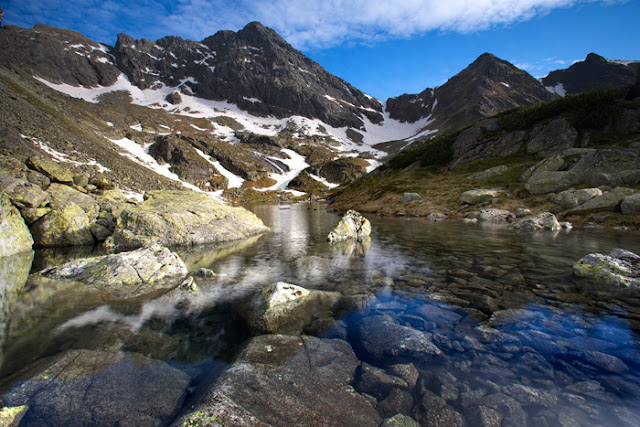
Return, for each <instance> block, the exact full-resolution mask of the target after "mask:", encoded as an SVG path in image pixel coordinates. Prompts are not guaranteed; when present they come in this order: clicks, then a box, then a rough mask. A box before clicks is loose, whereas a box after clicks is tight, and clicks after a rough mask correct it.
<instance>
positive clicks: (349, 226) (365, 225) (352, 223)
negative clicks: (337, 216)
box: [327, 209, 371, 243]
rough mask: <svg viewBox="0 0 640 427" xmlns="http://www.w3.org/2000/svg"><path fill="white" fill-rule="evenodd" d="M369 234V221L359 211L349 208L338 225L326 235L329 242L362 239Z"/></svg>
mask: <svg viewBox="0 0 640 427" xmlns="http://www.w3.org/2000/svg"><path fill="white" fill-rule="evenodd" d="M370 234H371V223H370V222H369V220H368V219H367V218H365V217H363V216H362V215H361V214H360V213H359V212H357V211H355V210H353V209H349V210H348V211H347V213H346V214H345V215H344V216H343V217H342V220H341V221H340V223H339V224H338V226H337V227H336V228H335V229H334V230H333V231H332V232H331V233H329V235H328V236H327V239H328V240H329V242H331V243H333V242H339V241H342V240H348V239H355V240H358V241H364V240H366V238H367V237H368V236H369V235H370Z"/></svg>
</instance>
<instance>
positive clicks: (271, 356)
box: [174, 335, 382, 427]
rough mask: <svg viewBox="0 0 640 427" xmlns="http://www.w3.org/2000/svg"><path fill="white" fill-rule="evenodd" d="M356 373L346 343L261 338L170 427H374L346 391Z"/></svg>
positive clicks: (356, 397)
mask: <svg viewBox="0 0 640 427" xmlns="http://www.w3.org/2000/svg"><path fill="white" fill-rule="evenodd" d="M357 367H358V359H357V358H356V356H355V354H354V352H353V349H352V348H351V346H350V345H349V344H348V343H347V342H346V341H343V340H340V339H320V338H314V337H309V336H286V335H261V336H258V337H255V338H252V339H251V340H250V341H249V343H248V344H247V345H246V347H245V348H244V349H243V350H242V351H241V353H240V355H239V356H238V358H237V359H236V361H235V363H234V364H233V365H232V366H231V368H230V369H228V370H227V371H226V372H225V373H224V374H222V376H221V378H220V379H219V380H218V381H217V382H216V384H215V385H214V386H213V388H212V389H211V390H210V391H209V392H208V393H207V395H206V396H205V397H204V399H203V401H202V403H201V404H200V405H199V406H197V407H196V408H194V410H193V412H190V413H188V414H186V415H184V416H183V417H182V418H180V419H178V420H177V421H176V422H175V423H174V425H176V426H179V425H210V424H208V423H209V421H210V420H211V419H215V420H216V421H217V422H218V423H219V424H218V425H243V426H266V425H280V426H284V425H298V426H336V427H338V426H340V427H341V426H362V427H365V426H379V425H380V424H381V423H382V418H381V417H380V415H378V413H377V412H376V410H375V409H374V408H373V407H372V406H371V404H370V403H369V402H368V401H367V400H366V399H365V398H364V397H363V396H361V395H360V394H358V393H357V392H356V391H355V390H354V389H353V388H352V387H351V385H350V384H351V383H352V382H353V379H354V375H355V372H356V368H357Z"/></svg>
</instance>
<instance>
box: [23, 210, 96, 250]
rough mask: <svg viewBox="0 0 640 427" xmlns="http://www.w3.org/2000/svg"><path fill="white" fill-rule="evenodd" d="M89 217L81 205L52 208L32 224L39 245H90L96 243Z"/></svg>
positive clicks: (34, 237) (32, 230)
mask: <svg viewBox="0 0 640 427" xmlns="http://www.w3.org/2000/svg"><path fill="white" fill-rule="evenodd" d="M90 226H91V224H90V221H89V217H88V216H87V214H86V213H85V211H84V210H82V208H81V207H80V206H77V205H69V206H65V207H63V208H62V209H56V210H52V211H51V212H49V213H48V214H46V215H45V216H43V217H42V218H40V219H39V220H38V221H36V222H35V223H34V224H33V225H32V226H31V233H32V234H33V239H34V242H35V244H36V245H37V246H44V247H55V246H89V245H93V244H94V240H93V235H92V234H91V229H90Z"/></svg>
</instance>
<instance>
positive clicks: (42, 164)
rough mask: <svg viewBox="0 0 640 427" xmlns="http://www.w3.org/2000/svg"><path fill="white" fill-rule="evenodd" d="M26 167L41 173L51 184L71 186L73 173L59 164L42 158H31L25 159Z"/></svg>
mask: <svg viewBox="0 0 640 427" xmlns="http://www.w3.org/2000/svg"><path fill="white" fill-rule="evenodd" d="M27 166H29V167H30V168H31V169H33V170H35V171H37V172H40V173H42V174H43V175H45V176H46V177H47V178H49V179H50V180H51V181H53V182H60V183H62V184H69V185H72V184H73V173H71V171H70V170H69V169H68V168H66V167H64V166H62V165H61V164H59V163H57V162H54V161H53V160H50V159H47V158H46V157H44V156H32V157H29V158H28V159H27Z"/></svg>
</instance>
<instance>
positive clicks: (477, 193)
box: [459, 189, 501, 205]
mask: <svg viewBox="0 0 640 427" xmlns="http://www.w3.org/2000/svg"><path fill="white" fill-rule="evenodd" d="M500 193H501V192H500V191H498V190H487V189H476V190H469V191H465V192H464V193H462V194H461V195H460V199H459V200H460V203H466V204H468V205H475V204H478V203H483V202H487V201H489V200H491V199H493V198H494V197H498V196H499V195H500Z"/></svg>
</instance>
